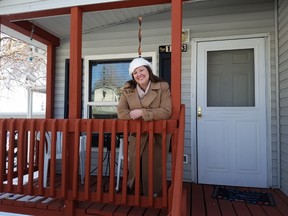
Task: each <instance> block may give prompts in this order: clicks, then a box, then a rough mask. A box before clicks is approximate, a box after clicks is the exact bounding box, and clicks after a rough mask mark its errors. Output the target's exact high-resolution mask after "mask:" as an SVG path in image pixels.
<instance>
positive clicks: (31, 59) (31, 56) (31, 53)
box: [29, 46, 34, 62]
mask: <svg viewBox="0 0 288 216" xmlns="http://www.w3.org/2000/svg"><path fill="white" fill-rule="evenodd" d="M33 58H34V57H33V48H32V46H31V47H30V56H29V61H30V62H31V61H33Z"/></svg>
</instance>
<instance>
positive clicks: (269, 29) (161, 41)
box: [55, 0, 277, 186]
mask: <svg viewBox="0 0 288 216" xmlns="http://www.w3.org/2000/svg"><path fill="white" fill-rule="evenodd" d="M231 2H232V3H231ZM170 26H171V14H170V12H165V13H160V14H158V15H153V16H150V17H143V23H142V50H143V52H157V53H158V47H159V46H160V45H168V44H170V43H171V29H170ZM183 28H184V29H190V39H193V38H204V37H218V36H233V35H247V34H258V33H266V34H267V33H269V34H270V44H271V45H270V49H271V50H270V53H269V55H271V58H270V59H271V60H270V61H271V70H268V73H269V74H268V77H267V80H268V81H269V83H268V86H269V88H268V89H270V86H271V92H269V93H270V94H269V93H268V94H269V95H271V96H269V97H271V101H268V104H269V106H270V105H271V104H272V105H271V107H269V108H268V110H269V111H268V113H271V119H269V122H268V123H270V122H271V125H269V127H270V129H269V130H270V131H272V133H271V134H270V135H269V137H271V139H272V144H271V145H272V147H271V155H272V164H271V166H272V168H271V169H270V170H269V173H271V172H272V170H273V172H272V174H273V179H272V185H273V186H277V144H276V133H277V131H276V129H275V128H276V124H277V122H276V120H275V119H276V109H275V106H276V105H275V98H276V96H275V95H276V88H275V86H276V78H275V61H274V58H275V49H274V47H275V46H274V39H275V37H274V3H273V0H253V1H251V0H242V1H234V0H233V1H225V0H219V1H217V2H215V1H204V2H196V3H192V4H190V5H185V6H184V8H183ZM137 35H138V22H137V20H135V21H133V22H129V23H125V24H121V25H116V26H114V27H110V28H106V29H102V30H100V31H97V32H94V33H89V34H85V35H83V45H82V46H83V51H82V56H83V57H84V56H85V55H103V54H113V53H119V54H120V53H136V52H137V49H138V38H137ZM69 48H70V44H69V39H66V40H63V41H61V47H60V48H59V49H57V58H56V67H57V73H56V92H55V96H56V98H55V99H56V101H55V104H56V105H55V115H56V116H55V117H57V118H63V115H64V113H63V110H64V76H65V74H64V71H65V68H64V62H65V58H69ZM135 57H137V56H136V55H135ZM191 59H192V48H191V45H189V46H188V51H187V52H185V53H182V98H181V100H182V103H184V104H185V105H186V131H185V148H184V151H185V154H188V158H189V163H188V164H184V180H186V181H191V180H192V179H193V181H196V179H195V178H194V177H195V173H192V171H191V170H192V165H193V166H194V163H196V159H194V155H193V154H194V152H193V151H194V150H193V149H192V145H193V142H194V137H192V133H193V131H192V130H191V128H192V127H194V128H195V122H194V121H192V119H193V118H192V115H194V113H192V110H193V108H194V106H196V101H195V98H194V99H193V97H192V96H191V89H192V88H193V86H192V85H193V82H192V77H193V76H194V74H191V70H192V69H191V65H192V64H194V62H191V61H192V60H191ZM268 62H269V60H268ZM172 73H173V72H172ZM269 100H270V98H269ZM191 161H192V164H191Z"/></svg>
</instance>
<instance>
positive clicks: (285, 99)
mask: <svg viewBox="0 0 288 216" xmlns="http://www.w3.org/2000/svg"><path fill="white" fill-rule="evenodd" d="M278 30H279V36H278V37H279V97H280V99H279V103H280V148H281V156H280V158H281V160H280V167H281V171H280V172H281V178H280V184H281V189H282V190H283V192H285V193H286V194H287V195H288V85H287V83H288V63H287V62H288V2H287V1H285V0H279V1H278Z"/></svg>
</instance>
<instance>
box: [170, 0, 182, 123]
mask: <svg viewBox="0 0 288 216" xmlns="http://www.w3.org/2000/svg"><path fill="white" fill-rule="evenodd" d="M171 8H172V12H171V17H172V23H171V31H172V33H171V41H172V43H171V44H172V47H171V48H172V50H171V80H173V82H171V96H172V107H173V113H172V118H178V117H179V113H180V105H181V72H182V67H181V65H182V61H181V59H182V58H181V57H182V56H181V55H182V51H181V43H182V40H181V39H182V37H181V35H182V0H172V2H171Z"/></svg>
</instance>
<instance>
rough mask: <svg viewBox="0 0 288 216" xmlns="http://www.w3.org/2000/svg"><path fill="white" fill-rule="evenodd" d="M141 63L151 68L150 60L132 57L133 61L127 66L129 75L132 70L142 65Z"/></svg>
mask: <svg viewBox="0 0 288 216" xmlns="http://www.w3.org/2000/svg"><path fill="white" fill-rule="evenodd" d="M143 65H147V66H149V67H150V68H152V66H151V64H150V62H148V61H147V60H146V59H144V58H141V57H139V58H135V59H133V61H132V62H131V63H130V66H129V75H130V76H131V74H132V73H133V72H134V70H135V69H136V68H138V67H140V66H143Z"/></svg>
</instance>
